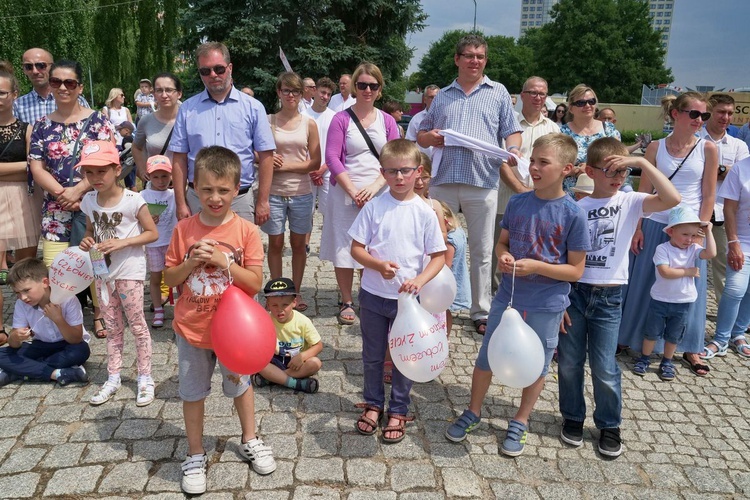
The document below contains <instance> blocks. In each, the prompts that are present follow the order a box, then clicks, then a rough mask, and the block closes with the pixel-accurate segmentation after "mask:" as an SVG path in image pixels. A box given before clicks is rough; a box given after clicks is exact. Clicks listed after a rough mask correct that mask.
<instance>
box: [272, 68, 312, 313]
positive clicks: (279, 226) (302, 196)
mask: <svg viewBox="0 0 750 500" xmlns="http://www.w3.org/2000/svg"><path fill="white" fill-rule="evenodd" d="M303 91H304V86H303V84H302V78H300V77H299V75H297V74H296V73H291V72H287V73H282V74H281V75H279V78H278V79H277V80H276V96H277V97H278V98H279V101H280V102H281V109H280V110H279V111H278V112H277V113H276V114H273V115H268V122H269V123H270V124H271V132H273V140H274V142H275V143H276V150H275V151H274V153H273V177H272V178H271V191H270V193H271V194H270V195H269V198H268V201H269V204H270V206H271V213H270V214H269V217H268V220H267V221H266V222H265V223H263V225H262V226H261V227H260V228H261V229H262V230H263V232H264V233H266V234H267V235H268V268H269V269H270V271H271V279H277V278H281V277H282V258H281V257H282V254H283V253H284V232H285V230H286V221H287V219H288V220H289V245H290V246H291V247H292V281H293V282H294V286H295V288H296V290H297V292H298V295H297V303H296V305H295V306H294V308H295V309H296V310H297V311H300V312H302V311H306V310H307V307H308V306H307V303H306V302H305V300H304V299H303V298H302V277H303V275H304V274H305V265H306V264H307V251H306V249H305V247H306V244H307V237H308V235H309V234H310V233H311V232H312V218H311V217H310V214H311V213H312V212H313V209H314V206H313V204H314V197H313V194H312V181H311V180H310V175H309V174H310V172H314V171H315V170H317V169H319V168H320V139H319V138H318V125H317V124H316V123H315V120H313V119H312V118H310V117H309V116H307V115H306V114H304V115H303V114H302V113H300V112H299V103H300V100H301V99H302V92H303Z"/></svg>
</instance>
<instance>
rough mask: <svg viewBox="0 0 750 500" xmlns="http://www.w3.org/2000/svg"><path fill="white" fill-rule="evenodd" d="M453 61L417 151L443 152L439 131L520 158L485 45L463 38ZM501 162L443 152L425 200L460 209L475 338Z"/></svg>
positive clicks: (486, 299)
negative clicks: (453, 73) (454, 73)
mask: <svg viewBox="0 0 750 500" xmlns="http://www.w3.org/2000/svg"><path fill="white" fill-rule="evenodd" d="M454 62H455V64H456V66H457V67H458V78H456V80H454V81H453V83H451V84H450V85H448V86H447V87H445V88H444V89H442V90H441V91H440V92H439V93H438V95H437V96H436V97H435V100H434V101H433V102H432V106H431V107H430V110H429V111H428V112H427V115H426V116H425V118H424V120H423V121H422V124H421V125H420V127H419V130H420V131H419V134H418V135H417V142H418V143H419V145H420V146H422V147H424V148H426V147H430V146H433V147H438V148H443V147H444V145H445V141H444V139H443V136H442V135H440V131H441V130H443V129H452V130H455V131H456V132H460V133H462V134H465V135H468V136H469V137H473V138H475V139H480V140H483V141H486V142H489V143H491V144H495V145H497V146H500V145H501V144H502V143H503V141H505V147H506V149H507V150H509V151H511V152H513V153H517V154H518V153H520V148H521V132H522V129H521V126H520V125H519V123H518V120H517V119H516V114H515V111H513V104H512V102H511V98H510V94H509V93H508V91H507V90H506V88H505V86H503V85H502V84H500V83H498V82H494V81H492V80H490V79H489V78H488V77H487V76H486V75H485V74H484V68H485V66H486V65H487V42H486V41H485V40H484V38H482V37H481V36H479V35H467V36H465V37H463V38H462V39H461V40H459V42H458V44H457V45H456V53H455V55H454ZM501 164H502V162H501V161H500V160H497V159H491V158H489V157H488V156H485V155H482V154H479V153H476V152H474V151H472V150H470V149H467V148H463V147H455V146H449V147H446V148H444V150H443V154H442V159H441V161H440V162H439V163H438V164H437V165H433V170H432V171H433V175H434V178H433V180H432V184H431V187H430V195H431V196H432V197H434V198H436V199H438V200H441V201H444V202H446V203H447V204H448V205H449V206H450V207H451V210H453V211H454V212H456V213H457V212H458V210H459V208H460V209H461V211H462V212H463V214H464V216H465V217H466V222H467V224H468V227H469V228H470V229H469V252H470V256H471V258H470V262H471V269H470V275H471V300H472V303H471V319H472V320H474V326H475V328H476V331H477V333H479V334H480V335H484V333H485V331H486V329H487V315H488V314H489V310H490V285H491V282H492V264H491V262H492V239H493V233H494V227H493V224H494V222H495V216H494V214H495V212H496V210H497V187H498V183H499V181H500V166H501Z"/></svg>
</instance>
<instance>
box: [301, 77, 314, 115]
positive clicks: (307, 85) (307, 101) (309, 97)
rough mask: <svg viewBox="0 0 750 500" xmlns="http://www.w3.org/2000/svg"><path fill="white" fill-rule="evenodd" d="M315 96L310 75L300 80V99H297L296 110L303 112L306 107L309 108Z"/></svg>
mask: <svg viewBox="0 0 750 500" xmlns="http://www.w3.org/2000/svg"><path fill="white" fill-rule="evenodd" d="M314 97H315V80H313V79H312V78H310V77H307V78H305V79H304V80H302V99H300V100H299V106H298V110H299V112H300V113H304V112H305V110H306V109H310V108H311V107H312V105H313V98H314Z"/></svg>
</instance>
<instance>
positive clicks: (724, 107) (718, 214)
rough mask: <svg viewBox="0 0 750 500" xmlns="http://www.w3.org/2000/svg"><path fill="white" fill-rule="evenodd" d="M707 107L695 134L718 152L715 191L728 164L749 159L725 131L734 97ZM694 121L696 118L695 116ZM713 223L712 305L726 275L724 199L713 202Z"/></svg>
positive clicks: (714, 99)
mask: <svg viewBox="0 0 750 500" xmlns="http://www.w3.org/2000/svg"><path fill="white" fill-rule="evenodd" d="M708 102H709V104H710V105H711V113H710V115H711V116H710V117H708V120H707V121H706V124H705V125H704V126H703V128H701V130H700V131H699V132H698V135H699V136H700V137H702V138H703V139H705V140H706V141H709V142H713V143H714V144H715V145H716V148H717V149H718V150H719V178H718V179H717V181H716V192H717V193H718V192H719V188H721V185H722V184H723V183H724V179H725V178H726V176H727V173H729V170H730V169H731V168H732V165H734V164H735V163H737V162H738V161H740V160H744V159H745V158H747V157H748V156H750V152H748V147H747V144H745V143H744V142H743V141H741V140H739V139H736V138H734V137H732V136H731V135H729V134H728V133H727V128H728V127H729V125H730V124H731V123H732V116H733V115H734V98H733V97H732V96H730V95H729V94H714V95H712V96H711V98H710V99H709V100H708ZM696 118H697V117H696ZM711 222H713V228H712V229H711V232H712V233H713V236H714V240H715V241H716V252H717V253H716V257H714V258H713V259H711V270H712V271H713V284H714V293H715V294H716V303H717V304H718V303H719V301H720V300H721V294H722V293H724V282H725V277H726V272H727V234H726V230H725V228H724V198H721V197H719V196H718V195H717V196H716V201H715V202H714V217H713V218H712V219H711Z"/></svg>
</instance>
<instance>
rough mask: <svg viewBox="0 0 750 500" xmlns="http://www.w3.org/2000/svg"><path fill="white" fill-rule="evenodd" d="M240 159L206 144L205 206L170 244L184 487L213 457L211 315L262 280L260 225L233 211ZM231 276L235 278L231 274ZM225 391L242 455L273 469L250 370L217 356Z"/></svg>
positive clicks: (197, 479) (201, 481)
mask: <svg viewBox="0 0 750 500" xmlns="http://www.w3.org/2000/svg"><path fill="white" fill-rule="evenodd" d="M240 168H241V165H240V159H239V157H238V156H237V155H236V154H235V153H233V152H232V151H230V150H228V149H226V148H223V147H221V146H209V147H206V148H203V149H201V150H200V151H199V152H198V154H197V155H196V157H195V178H194V181H193V182H194V183H195V193H196V195H197V196H198V200H199V202H200V204H201V208H202V210H201V211H200V212H199V213H198V214H197V215H193V216H192V217H188V218H187V219H183V220H181V221H180V222H178V223H177V227H175V229H174V233H173V234H172V241H171V242H170V243H169V250H167V257H166V265H167V268H166V270H165V271H164V282H165V283H166V284H167V286H171V287H173V286H177V285H182V294H181V295H180V298H179V299H178V301H177V304H175V309H174V320H173V321H172V326H173V327H174V331H175V333H176V334H177V335H176V340H175V342H176V344H177V357H178V361H177V362H178V371H179V394H180V398H181V399H182V401H183V404H182V412H183V416H184V418H185V432H186V433H187V440H188V456H187V459H186V460H185V461H184V462H183V463H182V483H181V486H182V491H184V492H185V493H187V494H190V495H199V494H201V493H204V492H205V491H206V464H207V463H208V456H207V455H206V451H205V450H204V449H203V417H204V414H205V400H206V397H208V395H209V394H210V393H211V376H212V375H213V372H214V367H215V366H216V361H217V359H216V354H215V353H214V351H213V349H212V344H211V333H210V332H211V320H212V319H213V316H214V313H215V312H216V307H217V306H218V304H219V301H220V300H221V294H222V293H223V292H224V290H226V289H227V288H228V287H229V285H230V283H232V282H233V283H234V285H235V286H237V287H239V288H240V289H241V290H242V291H243V292H245V293H246V294H248V295H250V296H253V295H255V294H256V293H258V291H259V290H260V287H261V284H262V283H263V244H262V243H261V240H260V235H259V234H258V227H257V226H256V225H255V224H253V223H252V222H249V221H247V220H245V219H243V218H242V217H240V216H239V215H237V214H236V213H235V212H233V211H232V200H233V199H234V198H235V196H237V193H238V192H239V189H240ZM230 278H231V279H230ZM219 369H220V370H221V375H222V389H223V390H224V395H225V396H227V397H230V398H234V406H235V408H236V409H237V415H238V417H239V419H240V426H241V427H242V435H241V437H240V443H241V444H240V449H239V453H240V455H241V456H242V457H243V458H244V459H245V460H248V461H249V462H251V464H252V467H253V470H255V472H257V473H258V474H270V473H271V472H273V471H275V470H276V461H275V460H274V458H273V452H272V451H271V448H269V447H268V446H266V445H265V444H263V441H261V440H260V439H258V437H257V436H256V434H255V401H254V394H253V387H252V384H250V383H249V378H250V377H248V376H247V375H239V374H237V373H233V372H232V371H230V370H229V369H228V368H226V367H225V366H224V365H223V364H221V361H219Z"/></svg>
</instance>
